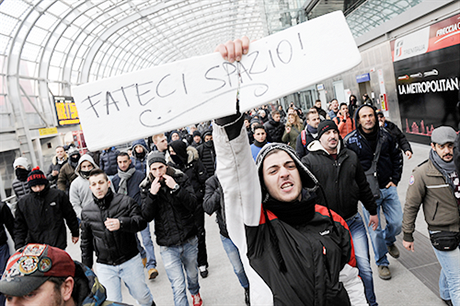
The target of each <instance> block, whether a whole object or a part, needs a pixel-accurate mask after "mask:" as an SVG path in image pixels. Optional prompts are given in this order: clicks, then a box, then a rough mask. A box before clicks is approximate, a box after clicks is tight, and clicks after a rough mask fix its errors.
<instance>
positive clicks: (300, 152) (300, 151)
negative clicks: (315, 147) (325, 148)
mask: <svg viewBox="0 0 460 306" xmlns="http://www.w3.org/2000/svg"><path fill="white" fill-rule="evenodd" d="M304 131H305V139H306V140H307V141H306V143H305V145H304V144H303V143H302V133H304ZM315 139H316V138H315V136H313V135H312V134H311V133H310V132H309V131H308V130H307V129H306V128H305V129H303V130H302V131H301V132H300V134H299V136H297V142H296V145H295V152H296V153H297V156H299V158H302V157H304V156H305V155H307V154H308V153H310V151H308V149H307V146H308V145H309V144H310V143H311V142H312V141H313V140H315Z"/></svg>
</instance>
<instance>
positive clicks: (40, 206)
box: [14, 167, 79, 250]
mask: <svg viewBox="0 0 460 306" xmlns="http://www.w3.org/2000/svg"><path fill="white" fill-rule="evenodd" d="M27 182H28V184H29V187H30V189H31V191H32V192H31V193H29V194H28V195H26V196H24V197H23V198H21V200H19V203H18V206H17V208H16V219H15V221H14V244H15V248H16V249H19V248H21V247H23V246H25V245H26V244H27V243H45V244H49V245H51V246H54V247H57V248H60V249H63V250H65V248H66V247H67V233H66V231H65V223H67V227H68V228H69V229H70V231H71V232H72V242H73V243H77V242H78V236H79V227H78V220H77V215H76V214H75V211H74V210H73V208H72V204H70V201H69V197H68V196H67V195H66V194H65V193H64V192H63V191H61V190H57V189H54V188H50V185H49V182H48V180H47V179H46V176H45V174H44V173H43V172H42V171H41V170H40V168H39V167H36V168H34V169H32V172H30V174H29V176H28V177H27ZM64 219H65V221H66V222H65V223H64Z"/></svg>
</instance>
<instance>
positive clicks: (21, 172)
mask: <svg viewBox="0 0 460 306" xmlns="http://www.w3.org/2000/svg"><path fill="white" fill-rule="evenodd" d="M14 172H16V177H17V178H18V180H20V181H21V182H26V181H27V176H29V173H30V170H27V169H22V168H16V169H15V170H14Z"/></svg>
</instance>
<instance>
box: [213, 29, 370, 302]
mask: <svg viewBox="0 0 460 306" xmlns="http://www.w3.org/2000/svg"><path fill="white" fill-rule="evenodd" d="M216 50H217V51H220V53H221V55H222V57H223V58H224V59H226V60H229V61H230V62H233V61H234V60H235V59H237V60H239V59H241V56H243V54H247V52H248V50H249V39H248V38H247V37H244V38H243V39H242V40H239V39H237V40H235V41H229V42H227V43H226V44H225V45H219V46H218V47H217V48H216ZM214 137H215V141H216V153H217V176H218V177H219V180H220V182H221V185H222V189H223V192H224V195H225V203H226V206H225V210H226V220H227V229H228V232H229V234H230V237H231V238H232V241H233V242H234V243H235V245H236V246H237V247H238V249H239V252H240V254H241V255H243V256H242V258H241V259H242V261H243V264H244V266H245V271H246V274H247V276H248V279H249V283H250V284H251V285H250V288H249V289H250V298H251V305H273V304H275V305H312V304H315V305H329V306H333V305H341V306H345V305H365V303H366V301H365V297H364V288H363V285H362V282H361V280H360V278H359V277H358V270H357V269H356V267H354V265H355V258H354V253H353V243H352V240H351V235H350V232H349V231H348V229H347V227H346V224H345V221H344V220H343V219H342V218H341V217H340V216H339V215H337V214H335V213H334V212H332V211H331V210H329V209H328V208H326V207H324V206H321V205H316V200H315V198H314V196H313V194H312V193H313V192H314V191H315V190H316V189H317V188H318V186H317V183H318V181H317V180H316V178H315V177H314V176H313V175H312V174H311V172H310V171H309V170H308V169H307V168H306V167H305V166H304V165H303V164H302V163H301V162H300V160H299V159H298V157H297V155H296V153H295V151H294V150H293V149H292V148H291V147H290V146H287V145H285V144H279V143H272V144H267V145H265V146H264V148H263V149H262V150H261V151H260V152H259V155H258V157H257V162H256V164H255V163H254V162H253V159H252V158H251V152H250V148H249V147H248V145H247V142H248V139H247V135H246V131H245V128H244V127H243V116H242V115H241V113H240V112H239V110H238V103H237V113H236V114H235V115H231V116H228V117H225V118H220V119H217V120H216V122H215V124H214ZM339 275H340V276H339Z"/></svg>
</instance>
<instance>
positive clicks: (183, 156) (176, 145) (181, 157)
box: [169, 140, 188, 164]
mask: <svg viewBox="0 0 460 306" xmlns="http://www.w3.org/2000/svg"><path fill="white" fill-rule="evenodd" d="M169 146H170V147H171V148H173V150H174V152H175V153H176V155H172V154H170V157H171V159H172V160H173V161H174V162H175V163H176V164H187V160H188V155H187V145H186V144H185V143H184V142H183V141H182V140H174V141H173V142H171V143H170V144H169Z"/></svg>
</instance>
